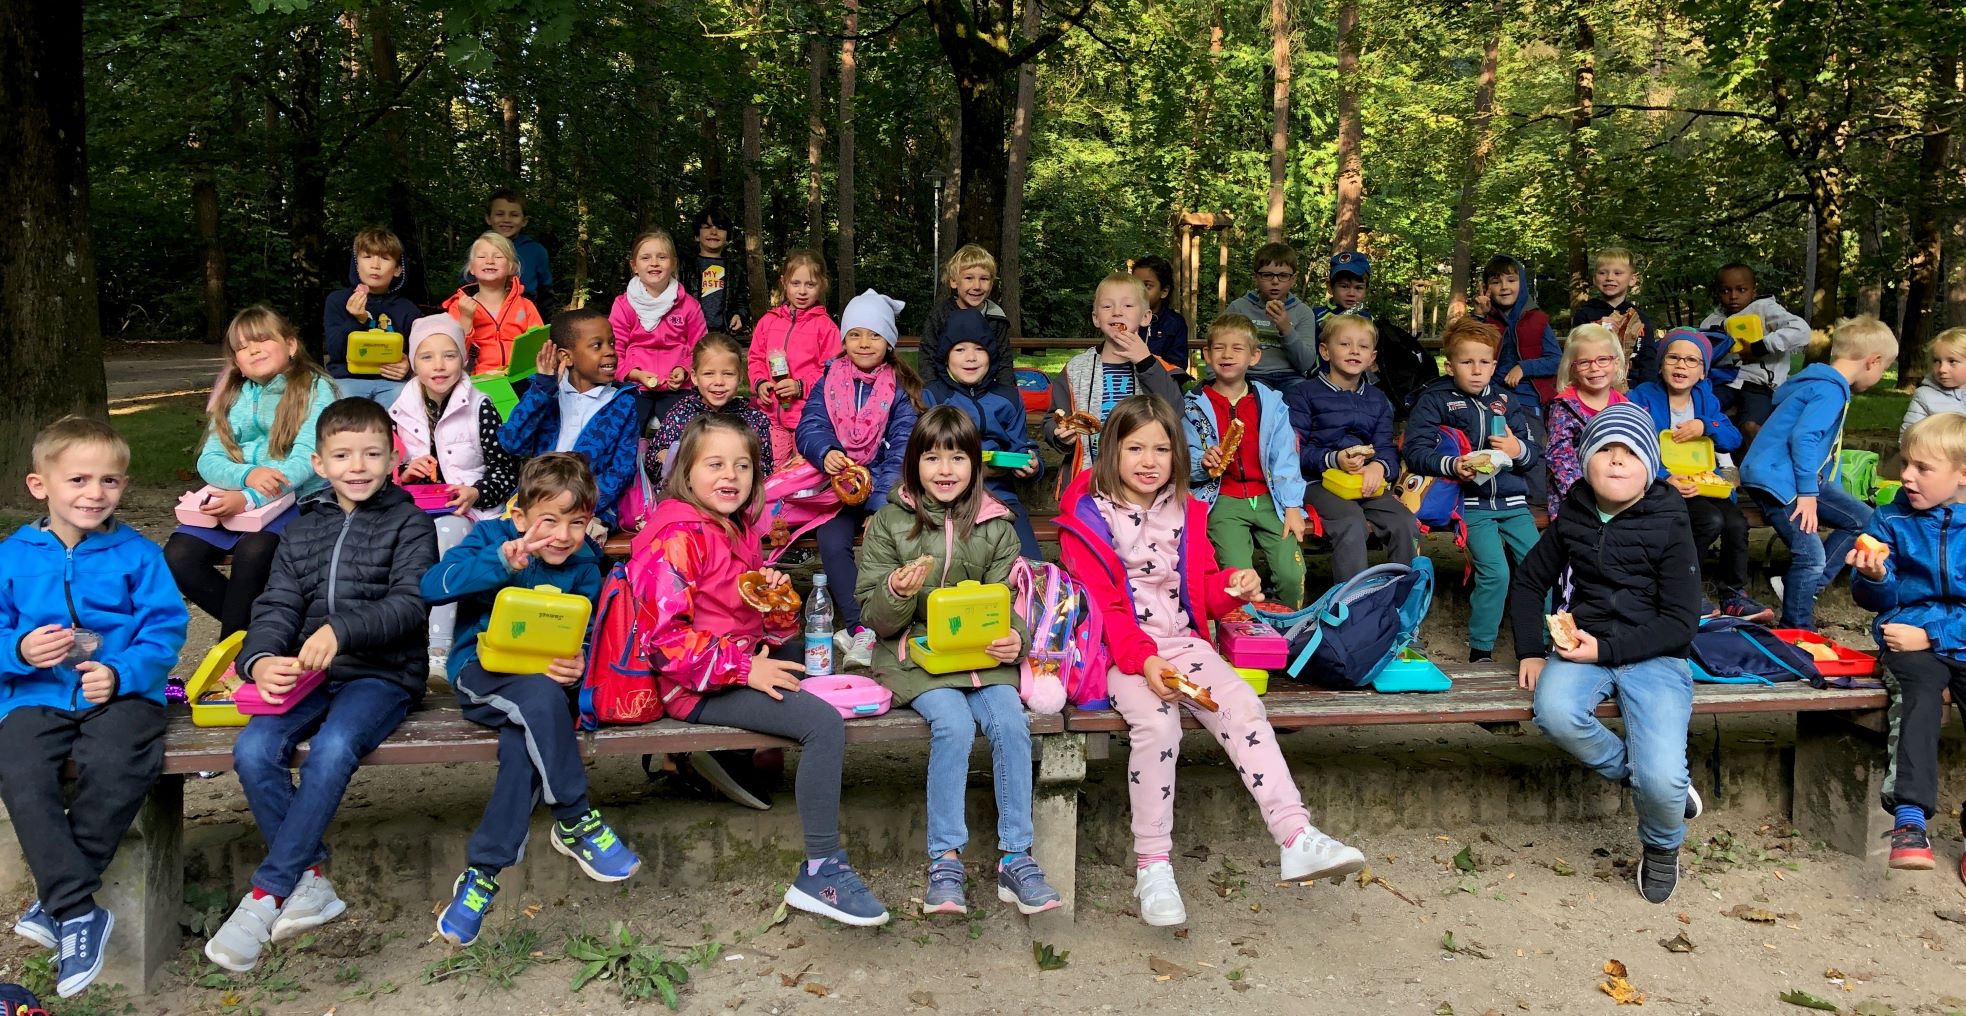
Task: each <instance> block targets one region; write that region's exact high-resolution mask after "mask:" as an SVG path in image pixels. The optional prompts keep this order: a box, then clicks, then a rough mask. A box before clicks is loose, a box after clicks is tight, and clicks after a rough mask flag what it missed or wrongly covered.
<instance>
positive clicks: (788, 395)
mask: <svg viewBox="0 0 1966 1016" xmlns="http://www.w3.org/2000/svg"><path fill="white" fill-rule="evenodd" d="M766 387H767V388H769V389H770V390H771V394H772V395H773V396H774V397H776V398H777V399H779V400H780V401H782V402H790V401H792V400H793V399H796V398H798V397H799V395H800V393H802V392H804V391H805V382H803V381H800V380H799V379H798V378H795V377H788V378H780V379H778V380H777V381H773V382H772V383H771V384H769V385H767V386H766Z"/></svg>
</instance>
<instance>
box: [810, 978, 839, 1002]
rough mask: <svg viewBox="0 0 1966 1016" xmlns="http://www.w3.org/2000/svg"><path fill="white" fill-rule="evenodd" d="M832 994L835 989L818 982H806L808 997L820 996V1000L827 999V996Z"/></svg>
mask: <svg viewBox="0 0 1966 1016" xmlns="http://www.w3.org/2000/svg"><path fill="white" fill-rule="evenodd" d="M832 993H833V989H831V988H828V987H827V986H825V985H823V984H821V983H819V982H818V981H807V982H806V994H808V995H818V996H819V997H820V998H825V997H826V996H828V995H830V994H832Z"/></svg>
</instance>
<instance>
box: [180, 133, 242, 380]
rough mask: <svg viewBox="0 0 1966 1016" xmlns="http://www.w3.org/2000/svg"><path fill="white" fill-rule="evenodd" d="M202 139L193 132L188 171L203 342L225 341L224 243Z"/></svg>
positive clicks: (214, 176) (215, 183)
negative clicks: (200, 259)
mask: <svg viewBox="0 0 1966 1016" xmlns="http://www.w3.org/2000/svg"><path fill="white" fill-rule="evenodd" d="M205 146H206V143H205V135H204V133H203V132H201V131H192V132H191V138H190V140H189V143H188V146H187V147H189V148H190V149H191V151H193V152H195V153H197V156H196V161H194V162H193V163H192V168H191V220H192V225H193V226H194V227H196V228H197V231H198V246H199V248H200V250H201V251H202V252H203V254H204V273H203V274H204V285H203V286H202V287H201V295H202V296H203V297H204V299H203V301H202V302H203V304H204V307H205V341H206V342H211V343H216V342H219V341H221V340H223V339H224V338H225V325H226V319H227V316H228V315H229V314H230V313H231V311H230V310H229V309H228V308H227V307H226V305H225V240H224V238H223V236H222V235H221V234H220V233H219V222H218V176H217V174H216V173H214V172H213V170H212V161H211V159H210V157H209V156H208V155H206V154H205Z"/></svg>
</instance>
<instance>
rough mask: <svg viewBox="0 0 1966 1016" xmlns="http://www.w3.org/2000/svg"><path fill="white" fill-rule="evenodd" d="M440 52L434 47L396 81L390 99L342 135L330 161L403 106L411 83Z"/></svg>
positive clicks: (345, 151) (336, 158)
mask: <svg viewBox="0 0 1966 1016" xmlns="http://www.w3.org/2000/svg"><path fill="white" fill-rule="evenodd" d="M438 52H439V51H438V50H436V49H432V50H431V51H430V52H428V53H425V54H423V59H421V60H418V61H417V62H416V66H414V67H411V68H410V72H409V73H408V74H405V75H403V80H401V81H399V82H397V83H396V91H395V92H394V93H393V94H391V95H390V96H389V99H388V101H386V102H384V103H383V104H382V105H380V106H377V107H376V108H375V109H373V110H371V111H370V112H369V114H368V115H367V116H365V117H363V118H362V122H361V123H358V124H356V125H355V126H354V127H352V128H350V129H349V131H348V133H346V134H343V135H342V137H341V142H340V143H339V144H337V145H335V146H334V152H333V153H332V154H330V155H329V156H328V161H329V162H331V163H333V162H340V161H341V159H342V157H343V156H345V155H347V154H348V149H349V147H350V146H352V145H353V144H354V143H355V139H356V138H359V137H361V136H362V135H363V134H364V133H365V132H367V131H368V129H369V128H371V127H374V126H375V125H376V122H377V121H379V120H381V119H382V118H383V117H385V116H387V115H389V111H390V110H393V109H399V108H401V104H402V98H403V96H404V95H406V94H408V92H409V90H410V86H411V85H414V84H416V79H418V78H420V77H422V76H423V72H424V71H425V70H427V69H429V67H430V62H431V61H432V60H434V59H436V58H437V54H438Z"/></svg>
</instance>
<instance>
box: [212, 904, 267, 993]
mask: <svg viewBox="0 0 1966 1016" xmlns="http://www.w3.org/2000/svg"><path fill="white" fill-rule="evenodd" d="M279 917H280V908H279V907H277V906H275V905H274V903H273V897H271V896H254V895H253V894H252V893H251V892H247V893H246V897H245V898H244V899H242V900H240V901H239V906H238V907H236V908H234V909H233V911H232V916H231V917H228V918H226V919H225V924H223V925H221V926H220V927H219V929H218V932H217V933H216V934H214V935H212V937H211V939H210V940H209V941H207V942H206V943H205V958H206V959H208V960H211V961H212V962H213V963H216V964H218V965H219V966H221V967H224V968H225V969H227V970H230V971H232V972H233V973H235V974H243V973H245V972H246V971H248V970H251V969H252V968H253V967H254V966H256V965H258V963H259V954H260V950H262V949H265V948H266V943H267V942H269V941H271V940H272V938H273V922H274V921H276V920H278V919H279Z"/></svg>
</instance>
